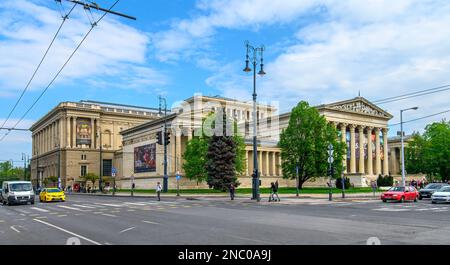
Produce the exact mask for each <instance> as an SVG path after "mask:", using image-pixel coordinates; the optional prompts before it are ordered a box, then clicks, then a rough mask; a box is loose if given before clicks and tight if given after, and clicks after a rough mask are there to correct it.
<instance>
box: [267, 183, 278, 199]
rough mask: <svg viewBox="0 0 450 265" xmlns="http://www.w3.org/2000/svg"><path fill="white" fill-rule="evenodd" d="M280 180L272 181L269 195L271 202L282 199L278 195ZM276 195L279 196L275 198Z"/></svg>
mask: <svg viewBox="0 0 450 265" xmlns="http://www.w3.org/2000/svg"><path fill="white" fill-rule="evenodd" d="M277 186H278V181H277V183H276V184H275V183H273V182H271V183H270V196H269V202H271V201H277V200H278V201H280V197H279V196H278V187H277ZM275 196H277V199H275Z"/></svg>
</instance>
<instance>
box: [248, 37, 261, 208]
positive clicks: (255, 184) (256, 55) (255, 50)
mask: <svg viewBox="0 0 450 265" xmlns="http://www.w3.org/2000/svg"><path fill="white" fill-rule="evenodd" d="M245 45H246V48H247V54H246V60H245V68H244V72H246V73H248V72H251V71H252V69H251V68H250V67H249V63H250V53H251V55H253V56H252V64H253V175H252V177H253V178H252V200H256V201H258V202H259V201H260V200H261V198H260V194H259V172H258V141H257V137H256V134H257V130H256V127H257V123H258V117H257V112H256V97H257V94H256V64H257V61H258V60H260V61H261V63H260V67H261V68H260V71H259V72H258V74H259V75H260V76H264V75H265V74H266V73H265V72H264V50H265V48H264V46H261V47H253V46H251V45H250V43H249V42H246V44H245Z"/></svg>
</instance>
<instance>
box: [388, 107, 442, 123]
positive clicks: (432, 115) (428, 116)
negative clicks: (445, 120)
mask: <svg viewBox="0 0 450 265" xmlns="http://www.w3.org/2000/svg"><path fill="white" fill-rule="evenodd" d="M447 112H450V110H445V111H441V112H439V113H435V114H431V115H427V116H424V117H421V118H417V119H412V120H409V121H404V122H403V124H405V123H409V122H414V121H418V120H423V119H426V118H430V117H434V116H437V115H441V114H444V113H447ZM398 125H400V123H395V124H390V125H389V127H394V126H398Z"/></svg>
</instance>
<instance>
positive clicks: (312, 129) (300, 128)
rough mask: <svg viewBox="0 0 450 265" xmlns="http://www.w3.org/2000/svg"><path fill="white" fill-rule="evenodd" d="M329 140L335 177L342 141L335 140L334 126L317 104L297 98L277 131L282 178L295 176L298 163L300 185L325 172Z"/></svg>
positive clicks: (338, 168)
mask: <svg viewBox="0 0 450 265" xmlns="http://www.w3.org/2000/svg"><path fill="white" fill-rule="evenodd" d="M330 143H331V144H332V145H333V148H334V154H333V157H334V162H333V166H334V169H335V170H334V176H333V177H334V178H336V177H338V176H340V175H341V173H342V171H343V164H342V157H343V155H344V153H345V148H346V146H345V143H343V142H341V141H339V140H338V132H337V130H336V128H334V127H333V126H332V125H330V124H329V123H328V122H327V121H326V120H325V117H323V116H322V115H320V113H319V111H318V110H317V109H316V108H314V107H310V106H309V104H308V103H307V102H305V101H301V102H299V103H298V105H297V106H296V107H294V108H293V109H292V112H291V116H290V119H289V125H288V127H287V128H286V129H284V130H283V131H282V133H281V135H280V143H279V146H280V148H281V159H282V161H283V163H282V169H283V178H289V179H295V178H296V167H297V166H298V168H299V188H302V186H303V184H304V183H305V182H306V181H308V180H310V179H314V178H316V177H321V176H326V175H327V169H328V162H327V160H328V152H327V151H328V145H329V144H330Z"/></svg>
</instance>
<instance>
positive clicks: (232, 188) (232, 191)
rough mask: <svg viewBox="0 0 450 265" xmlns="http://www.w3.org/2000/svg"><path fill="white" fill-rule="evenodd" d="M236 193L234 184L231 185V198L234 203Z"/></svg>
mask: <svg viewBox="0 0 450 265" xmlns="http://www.w3.org/2000/svg"><path fill="white" fill-rule="evenodd" d="M235 191H236V187H235V186H234V184H233V183H231V184H230V198H231V200H232V201H234V193H235Z"/></svg>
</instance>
